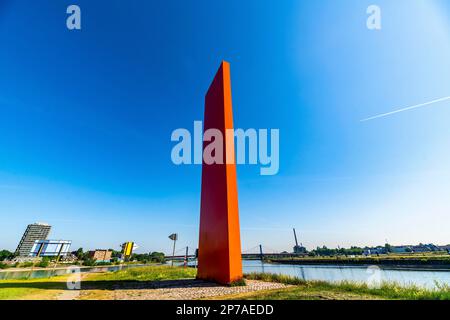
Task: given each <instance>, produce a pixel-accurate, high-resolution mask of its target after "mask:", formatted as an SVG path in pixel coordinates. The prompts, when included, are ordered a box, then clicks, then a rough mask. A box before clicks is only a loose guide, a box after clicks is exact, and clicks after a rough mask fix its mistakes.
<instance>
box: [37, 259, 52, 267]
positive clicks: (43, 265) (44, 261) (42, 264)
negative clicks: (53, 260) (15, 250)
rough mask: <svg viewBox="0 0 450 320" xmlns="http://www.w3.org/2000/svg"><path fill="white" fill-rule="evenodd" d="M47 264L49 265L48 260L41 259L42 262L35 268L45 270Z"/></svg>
mask: <svg viewBox="0 0 450 320" xmlns="http://www.w3.org/2000/svg"><path fill="white" fill-rule="evenodd" d="M49 264H50V259H48V258H43V259H42V261H41V262H39V263H38V264H37V265H36V266H37V267H39V268H47V267H48V265H49Z"/></svg>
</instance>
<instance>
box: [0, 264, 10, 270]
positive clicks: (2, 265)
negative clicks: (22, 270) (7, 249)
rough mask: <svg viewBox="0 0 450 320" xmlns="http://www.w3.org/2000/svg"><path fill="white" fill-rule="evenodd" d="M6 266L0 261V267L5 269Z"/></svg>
mask: <svg viewBox="0 0 450 320" xmlns="http://www.w3.org/2000/svg"><path fill="white" fill-rule="evenodd" d="M6 268H8V265H7V264H5V263H1V262H0V269H6Z"/></svg>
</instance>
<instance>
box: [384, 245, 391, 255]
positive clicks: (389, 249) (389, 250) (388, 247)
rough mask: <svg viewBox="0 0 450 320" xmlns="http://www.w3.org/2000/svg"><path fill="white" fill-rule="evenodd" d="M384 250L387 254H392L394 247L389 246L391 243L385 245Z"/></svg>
mask: <svg viewBox="0 0 450 320" xmlns="http://www.w3.org/2000/svg"><path fill="white" fill-rule="evenodd" d="M384 248H385V249H386V252H388V253H389V252H392V246H391V245H390V244H389V243H386V244H385V245H384Z"/></svg>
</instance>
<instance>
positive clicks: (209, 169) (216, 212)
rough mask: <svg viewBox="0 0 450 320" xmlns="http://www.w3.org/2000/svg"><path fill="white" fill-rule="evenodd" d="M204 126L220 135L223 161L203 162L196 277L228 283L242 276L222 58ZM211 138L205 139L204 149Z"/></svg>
mask: <svg viewBox="0 0 450 320" xmlns="http://www.w3.org/2000/svg"><path fill="white" fill-rule="evenodd" d="M205 100H206V101H205V119H204V130H205V131H206V130H208V129H211V128H214V129H218V130H220V131H221V132H222V136H223V142H224V147H223V155H224V157H223V163H224V164H211V165H208V164H206V163H205V162H203V169H202V196H201V208H200V242H199V251H198V275H197V277H198V278H199V279H205V280H212V281H215V282H218V283H221V284H229V283H232V282H234V281H237V280H240V279H242V257H241V239H240V228H239V209H238V192H237V182H236V165H235V161H232V164H231V163H229V164H226V159H227V158H228V159H235V155H234V139H229V141H227V139H226V135H225V134H226V130H227V129H233V108H232V101H231V77H230V65H229V63H227V62H225V61H224V62H222V64H221V66H220V68H219V71H218V72H217V74H216V76H215V78H214V80H213V82H212V84H211V86H210V88H209V90H208V93H207V94H206V99H205ZM209 143H211V142H204V145H203V149H204V148H205V147H206V146H207V145H208V144H209Z"/></svg>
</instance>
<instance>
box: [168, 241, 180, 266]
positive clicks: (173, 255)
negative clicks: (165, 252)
mask: <svg viewBox="0 0 450 320" xmlns="http://www.w3.org/2000/svg"><path fill="white" fill-rule="evenodd" d="M169 239H170V240H172V241H173V252H172V267H173V259H174V257H175V244H176V243H177V240H178V233H173V234H171V235H170V236H169Z"/></svg>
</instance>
